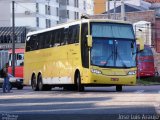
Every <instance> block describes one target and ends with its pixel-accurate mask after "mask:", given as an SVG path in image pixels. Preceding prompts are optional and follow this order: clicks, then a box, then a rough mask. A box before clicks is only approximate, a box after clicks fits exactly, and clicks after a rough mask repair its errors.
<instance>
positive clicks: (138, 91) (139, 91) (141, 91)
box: [135, 90, 144, 93]
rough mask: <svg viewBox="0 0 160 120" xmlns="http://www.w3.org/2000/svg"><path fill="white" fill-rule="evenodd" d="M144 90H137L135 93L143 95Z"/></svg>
mask: <svg viewBox="0 0 160 120" xmlns="http://www.w3.org/2000/svg"><path fill="white" fill-rule="evenodd" d="M143 92H144V90H137V91H136V92H135V93H143Z"/></svg>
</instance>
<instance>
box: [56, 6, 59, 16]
mask: <svg viewBox="0 0 160 120" xmlns="http://www.w3.org/2000/svg"><path fill="white" fill-rule="evenodd" d="M56 15H57V16H59V8H58V7H57V8H56Z"/></svg>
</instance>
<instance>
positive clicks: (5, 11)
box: [0, 0, 88, 30]
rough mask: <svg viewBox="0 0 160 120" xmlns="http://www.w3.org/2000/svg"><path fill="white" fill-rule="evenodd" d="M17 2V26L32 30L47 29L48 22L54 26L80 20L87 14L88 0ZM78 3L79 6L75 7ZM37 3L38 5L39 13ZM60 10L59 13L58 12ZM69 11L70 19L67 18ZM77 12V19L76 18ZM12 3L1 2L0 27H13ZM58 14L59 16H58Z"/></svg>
mask: <svg viewBox="0 0 160 120" xmlns="http://www.w3.org/2000/svg"><path fill="white" fill-rule="evenodd" d="M58 1H59V2H57V0H15V26H27V27H29V28H31V29H32V30H38V29H44V28H46V27H47V25H46V24H47V20H50V24H51V26H49V27H52V26H55V25H57V23H64V22H67V21H72V20H75V19H79V18H80V17H81V15H82V14H84V13H86V11H87V8H86V7H87V5H88V2H86V0H68V1H69V4H66V3H67V0H58ZM75 1H77V2H78V3H77V4H78V6H75ZM36 3H38V12H37V7H36ZM46 6H50V14H46ZM57 9H58V11H57ZM67 11H69V18H67ZM75 12H77V17H75ZM11 13H12V3H11V1H10V0H6V1H5V2H0V16H1V17H0V27H2V26H12V15H11ZM57 14H58V15H57Z"/></svg>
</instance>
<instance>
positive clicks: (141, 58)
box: [137, 45, 155, 77]
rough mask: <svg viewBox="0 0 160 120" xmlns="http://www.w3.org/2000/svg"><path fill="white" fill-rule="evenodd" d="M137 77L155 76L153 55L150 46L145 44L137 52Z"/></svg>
mask: <svg viewBox="0 0 160 120" xmlns="http://www.w3.org/2000/svg"><path fill="white" fill-rule="evenodd" d="M137 67H138V69H137V77H153V76H155V67H154V56H153V52H152V49H151V47H150V46H147V45H145V47H144V50H143V51H141V52H139V53H138V54H137Z"/></svg>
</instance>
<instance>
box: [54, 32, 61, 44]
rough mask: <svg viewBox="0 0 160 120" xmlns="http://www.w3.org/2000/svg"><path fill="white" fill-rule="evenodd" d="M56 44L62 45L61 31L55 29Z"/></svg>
mask: <svg viewBox="0 0 160 120" xmlns="http://www.w3.org/2000/svg"><path fill="white" fill-rule="evenodd" d="M54 46H60V31H59V30H56V31H55V44H54Z"/></svg>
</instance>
